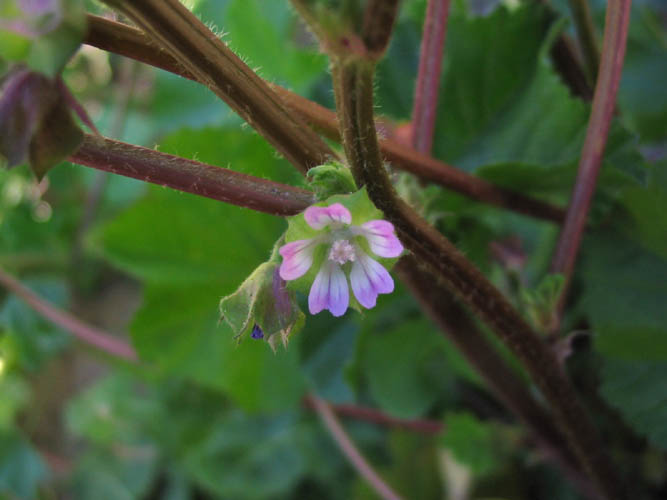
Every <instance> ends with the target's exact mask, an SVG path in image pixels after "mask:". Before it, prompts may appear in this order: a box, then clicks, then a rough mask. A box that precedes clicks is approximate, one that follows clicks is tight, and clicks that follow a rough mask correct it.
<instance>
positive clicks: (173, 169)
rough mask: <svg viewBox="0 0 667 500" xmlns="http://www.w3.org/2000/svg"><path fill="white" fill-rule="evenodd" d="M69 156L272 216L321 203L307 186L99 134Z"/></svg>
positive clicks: (98, 167) (76, 160)
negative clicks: (256, 175)
mask: <svg viewBox="0 0 667 500" xmlns="http://www.w3.org/2000/svg"><path fill="white" fill-rule="evenodd" d="M69 160H70V161H71V162H73V163H77V164H79V165H85V166H87V167H92V168H96V169H98V170H103V171H105V172H111V173H114V174H118V175H124V176H125V177H132V178H134V179H139V180H141V181H145V182H150V183H153V184H158V185H160V186H167V187H170V188H172V189H178V190H179V191H185V192H186V193H192V194H196V195H199V196H205V197H206V198H213V199H214V200H219V201H224V202H225V203H231V204H233V205H238V206H240V207H246V208H250V209H253V210H257V211H260V212H265V213H268V214H272V215H283V216H284V215H294V214H297V213H299V212H301V211H302V210H304V209H305V208H306V207H308V206H309V205H312V204H313V203H314V202H315V197H314V195H313V193H311V192H310V191H306V190H305V189H301V188H297V187H293V186H288V185H286V184H280V183H278V182H273V181H269V180H266V179H260V178H259V177H253V176H251V175H247V174H242V173H240V172H235V171H233V170H229V169H226V168H222V167H214V166H212V165H207V164H205V163H200V162H198V161H194V160H188V159H185V158H180V157H178V156H173V155H169V154H166V153H160V152H158V151H155V150H153V149H148V148H143V147H140V146H133V145H131V144H126V143H124V142H119V141H114V140H111V139H106V138H104V137H97V136H93V135H86V136H85V138H84V141H83V144H82V145H81V147H80V148H79V150H78V151H77V152H76V153H74V154H73V155H72V156H71V157H70V158H69Z"/></svg>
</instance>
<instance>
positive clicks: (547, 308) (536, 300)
mask: <svg viewBox="0 0 667 500" xmlns="http://www.w3.org/2000/svg"><path fill="white" fill-rule="evenodd" d="M564 286H565V277H564V276H563V275H562V274H549V275H547V276H545V277H544V278H543V279H542V281H540V283H539V284H538V285H537V287H536V288H535V289H533V290H529V289H527V288H522V289H521V291H520V295H521V302H522V303H523V305H524V309H525V313H526V314H527V315H528V318H529V319H530V321H531V322H532V323H533V325H534V326H535V327H536V328H539V329H540V330H542V331H548V330H549V329H550V328H551V326H552V323H553V321H554V317H555V312H556V309H557V306H558V300H559V298H560V296H561V292H562V290H563V287H564Z"/></svg>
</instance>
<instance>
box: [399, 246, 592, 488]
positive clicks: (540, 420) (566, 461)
mask: <svg viewBox="0 0 667 500" xmlns="http://www.w3.org/2000/svg"><path fill="white" fill-rule="evenodd" d="M394 269H395V270H396V271H397V273H398V275H399V277H400V278H401V280H402V281H403V283H405V285H406V286H407V287H408V289H409V290H410V291H411V292H412V294H413V295H414V296H415V298H416V299H417V301H418V302H419V303H420V305H421V306H422V309H423V310H424V313H425V314H426V315H427V316H429V317H430V318H431V320H432V321H433V322H434V323H435V324H436V325H437V326H438V327H439V328H440V330H441V331H442V332H443V334H444V335H445V336H446V337H447V338H448V339H449V340H450V341H451V342H452V343H453V344H454V345H455V346H456V347H457V348H458V349H459V351H461V353H462V354H463V355H464V356H465V357H466V359H467V360H468V361H469V362H470V364H471V365H472V366H473V367H474V368H475V369H476V370H477V372H478V373H479V374H480V375H481V376H482V378H483V379H484V381H485V382H486V383H487V384H488V386H489V388H490V389H491V390H492V391H493V392H494V394H496V396H497V397H498V398H499V399H500V401H502V402H503V403H504V404H505V406H507V408H509V410H510V411H511V412H512V413H513V414H514V415H516V417H517V418H518V419H519V421H520V422H522V423H523V424H524V425H525V426H526V428H527V429H528V431H529V432H530V433H531V435H532V437H533V438H534V439H535V441H536V443H537V444H538V445H539V447H540V448H541V450H542V451H543V452H544V453H545V455H546V456H547V458H548V459H550V460H551V461H552V462H553V463H554V464H555V465H556V466H558V467H559V468H560V470H561V471H562V472H563V474H565V475H566V476H567V477H568V478H569V479H570V480H571V481H572V483H573V484H575V485H576V486H577V487H578V488H579V490H580V491H581V492H582V493H583V494H584V495H585V496H586V497H587V498H590V499H596V500H597V499H599V498H600V497H599V495H597V494H596V492H595V490H594V489H593V487H592V485H591V483H590V482H589V481H588V479H587V478H586V477H585V476H584V475H583V474H581V470H580V467H579V465H578V462H577V460H576V458H575V457H574V456H573V455H572V452H571V451H570V449H569V448H568V447H567V441H566V440H565V439H564V438H563V436H562V434H561V432H560V431H559V430H558V429H557V428H556V426H555V425H554V424H553V421H552V420H551V418H550V416H549V414H548V413H547V412H546V411H545V409H544V408H543V407H542V406H541V405H540V404H538V403H537V402H536V401H535V399H534V398H533V396H532V395H531V394H530V393H529V392H528V390H527V388H526V387H525V384H524V383H523V381H522V380H521V379H519V377H518V376H517V375H516V373H515V372H514V371H513V370H512V368H511V367H510V366H509V365H508V364H507V363H506V362H505V360H503V358H502V357H501V356H500V354H498V352H497V351H496V350H495V349H494V348H493V347H492V346H491V344H490V343H489V341H488V340H487V339H486V338H485V337H484V334H483V333H482V332H481V331H480V330H479V328H478V327H477V325H476V324H475V323H474V322H473V321H471V319H470V317H469V316H468V314H467V313H466V311H465V310H464V309H463V307H461V305H459V304H458V303H457V302H456V301H455V300H454V298H453V297H452V294H451V292H450V291H449V290H448V289H446V288H444V287H443V286H442V285H441V284H440V283H438V282H437V281H434V280H433V276H432V274H431V273H430V272H428V271H427V270H426V269H423V268H421V267H420V266H419V263H418V262H417V260H416V259H415V258H414V257H412V256H406V257H403V258H402V259H401V260H400V261H399V262H398V264H397V265H396V267H395V268H394Z"/></svg>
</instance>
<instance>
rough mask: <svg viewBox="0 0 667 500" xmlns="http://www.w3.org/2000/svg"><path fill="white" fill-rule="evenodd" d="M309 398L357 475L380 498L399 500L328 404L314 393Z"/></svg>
mask: <svg viewBox="0 0 667 500" xmlns="http://www.w3.org/2000/svg"><path fill="white" fill-rule="evenodd" d="M309 399H310V402H311V403H312V405H313V408H314V409H315V411H316V412H317V414H318V416H319V417H320V419H321V420H322V423H323V424H324V425H325V427H326V428H327V430H328V431H329V433H330V434H331V437H333V439H334V441H336V444H337V445H338V448H340V451H342V452H343V454H344V455H345V457H347V459H348V460H349V462H350V464H351V465H352V466H353V467H354V468H355V470H356V471H357V472H358V473H359V475H361V476H362V477H363V478H364V479H365V480H366V482H368V484H369V485H370V486H371V487H372V488H373V490H375V492H376V493H377V494H378V495H379V496H380V498H382V499H384V500H400V499H401V497H400V496H398V494H396V493H395V492H394V490H393V489H392V488H391V487H390V486H389V485H388V484H387V483H385V482H384V480H383V479H382V478H381V477H380V476H379V475H378V473H377V472H375V470H374V469H373V468H372V467H371V466H370V464H369V463H368V461H367V460H366V459H365V458H364V456H363V455H362V454H361V452H360V451H359V450H358V449H357V447H356V445H355V444H354V443H353V442H352V439H350V436H348V435H347V433H346V432H345V429H343V426H342V425H340V422H339V421H338V419H337V418H336V415H334V412H333V410H332V409H331V407H330V406H329V404H328V403H327V402H326V401H324V400H322V399H320V398H318V397H317V396H315V395H311V396H310V398H309Z"/></svg>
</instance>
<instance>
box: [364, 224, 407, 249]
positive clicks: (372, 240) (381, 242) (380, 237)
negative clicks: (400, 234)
mask: <svg viewBox="0 0 667 500" xmlns="http://www.w3.org/2000/svg"><path fill="white" fill-rule="evenodd" d="M361 227H362V232H361V234H363V235H364V236H365V237H366V239H367V240H368V244H369V245H370V247H371V251H372V252H373V253H374V254H375V255H378V256H380V257H398V256H399V255H401V253H402V252H403V245H402V244H401V242H400V241H399V240H398V238H397V237H396V234H395V233H394V225H393V224H392V223H391V222H387V221H386V220H372V221H370V222H366V223H365V224H362V226H361Z"/></svg>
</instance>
